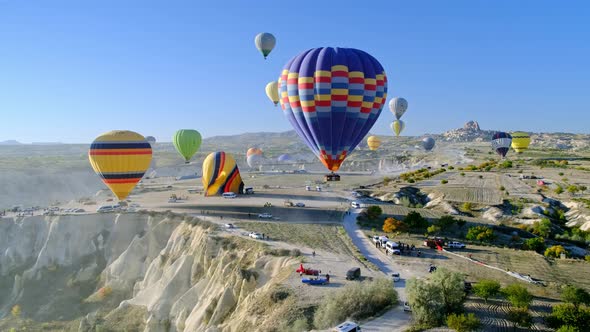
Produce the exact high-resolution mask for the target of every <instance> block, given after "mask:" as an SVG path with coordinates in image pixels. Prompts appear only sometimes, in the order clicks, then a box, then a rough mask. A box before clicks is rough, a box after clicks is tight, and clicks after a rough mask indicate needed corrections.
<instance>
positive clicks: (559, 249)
mask: <svg viewBox="0 0 590 332" xmlns="http://www.w3.org/2000/svg"><path fill="white" fill-rule="evenodd" d="M561 254H566V255H567V250H565V248H564V247H563V246H561V245H556V246H551V247H549V248H547V250H545V254H544V255H545V257H552V258H559V257H561Z"/></svg>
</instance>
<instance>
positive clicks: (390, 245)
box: [385, 241, 402, 255]
mask: <svg viewBox="0 0 590 332" xmlns="http://www.w3.org/2000/svg"><path fill="white" fill-rule="evenodd" d="M385 250H387V252H388V253H390V254H392V255H401V254H402V253H401V251H400V250H399V243H397V242H393V241H387V242H385Z"/></svg>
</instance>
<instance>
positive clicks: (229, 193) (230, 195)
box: [221, 191, 238, 198]
mask: <svg viewBox="0 0 590 332" xmlns="http://www.w3.org/2000/svg"><path fill="white" fill-rule="evenodd" d="M221 196H222V197H223V198H236V197H238V195H236V194H235V193H232V192H231V191H230V192H226V193H223V194H221Z"/></svg>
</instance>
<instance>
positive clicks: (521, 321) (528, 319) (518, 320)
mask: <svg viewBox="0 0 590 332" xmlns="http://www.w3.org/2000/svg"><path fill="white" fill-rule="evenodd" d="M506 318H507V319H508V320H509V321H511V322H512V324H514V329H515V330H516V327H517V326H520V327H524V328H529V327H531V325H533V316H531V314H530V313H529V312H528V310H526V309H520V308H518V309H512V310H510V311H509V312H508V314H507V315H506Z"/></svg>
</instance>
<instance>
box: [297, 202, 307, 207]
mask: <svg viewBox="0 0 590 332" xmlns="http://www.w3.org/2000/svg"><path fill="white" fill-rule="evenodd" d="M295 206H296V207H305V204H303V203H301V202H297V203H295Z"/></svg>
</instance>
